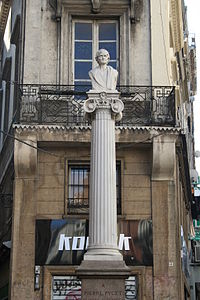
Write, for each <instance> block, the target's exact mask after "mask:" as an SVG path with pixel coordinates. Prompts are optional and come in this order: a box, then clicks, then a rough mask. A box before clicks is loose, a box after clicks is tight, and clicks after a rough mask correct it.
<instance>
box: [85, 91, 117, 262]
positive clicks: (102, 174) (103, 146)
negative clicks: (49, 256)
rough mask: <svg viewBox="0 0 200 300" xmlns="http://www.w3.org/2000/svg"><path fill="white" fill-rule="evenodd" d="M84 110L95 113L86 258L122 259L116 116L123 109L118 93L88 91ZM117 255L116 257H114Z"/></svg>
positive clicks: (93, 116)
mask: <svg viewBox="0 0 200 300" xmlns="http://www.w3.org/2000/svg"><path fill="white" fill-rule="evenodd" d="M88 96H89V99H88V100H87V101H86V104H85V111H86V112H87V113H88V114H89V115H90V113H91V117H92V135H91V172H90V204H89V205H90V214H89V247H88V252H87V254H86V255H85V257H84V259H86V260H87V259H88V260H89V259H98V258H102V259H104V258H105V257H106V259H109V257H110V258H111V257H112V259H113V258H114V257H116V258H117V259H119V257H120V258H121V255H120V253H119V251H118V249H117V200H116V153H115V119H116V116H119V115H120V113H121V111H122V110H123V103H122V102H121V100H119V94H118V93H117V92H116V93H109V94H106V93H100V94H99V93H90V92H89V93H88ZM113 256H114V257H113Z"/></svg>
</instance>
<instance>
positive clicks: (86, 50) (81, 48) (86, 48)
mask: <svg viewBox="0 0 200 300" xmlns="http://www.w3.org/2000/svg"><path fill="white" fill-rule="evenodd" d="M75 59H92V43H91V42H87V43H86V42H75Z"/></svg>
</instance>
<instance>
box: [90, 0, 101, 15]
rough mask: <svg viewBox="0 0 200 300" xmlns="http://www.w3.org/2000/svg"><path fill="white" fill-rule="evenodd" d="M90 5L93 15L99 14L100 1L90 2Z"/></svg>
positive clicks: (92, 0)
mask: <svg viewBox="0 0 200 300" xmlns="http://www.w3.org/2000/svg"><path fill="white" fill-rule="evenodd" d="M91 3H92V11H93V12H94V13H96V14H97V13H99V12H100V10H101V0H91Z"/></svg>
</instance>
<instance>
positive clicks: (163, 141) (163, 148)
mask: <svg viewBox="0 0 200 300" xmlns="http://www.w3.org/2000/svg"><path fill="white" fill-rule="evenodd" d="M176 139H177V136H176V135H163V136H157V137H154V138H153V164H152V180H156V181H160V180H174V175H175V174H174V172H175V161H176Z"/></svg>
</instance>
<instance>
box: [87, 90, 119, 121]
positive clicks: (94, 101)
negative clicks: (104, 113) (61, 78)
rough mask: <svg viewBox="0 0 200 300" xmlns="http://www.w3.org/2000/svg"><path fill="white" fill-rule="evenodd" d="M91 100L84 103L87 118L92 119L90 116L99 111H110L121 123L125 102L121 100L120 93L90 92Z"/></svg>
mask: <svg viewBox="0 0 200 300" xmlns="http://www.w3.org/2000/svg"><path fill="white" fill-rule="evenodd" d="M87 94H88V96H89V99H87V100H86V101H85V102H84V110H85V112H86V114H87V115H86V116H87V117H91V116H90V115H89V114H90V113H93V112H95V110H98V109H109V110H111V115H112V117H113V119H114V120H115V121H120V120H121V118H122V111H123V109H124V104H123V102H122V101H121V100H120V99H119V93H118V92H117V91H116V92H115V93H114V92H109V93H106V92H102V93H97V92H96V91H95V92H93V91H89V92H88V93H87Z"/></svg>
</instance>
